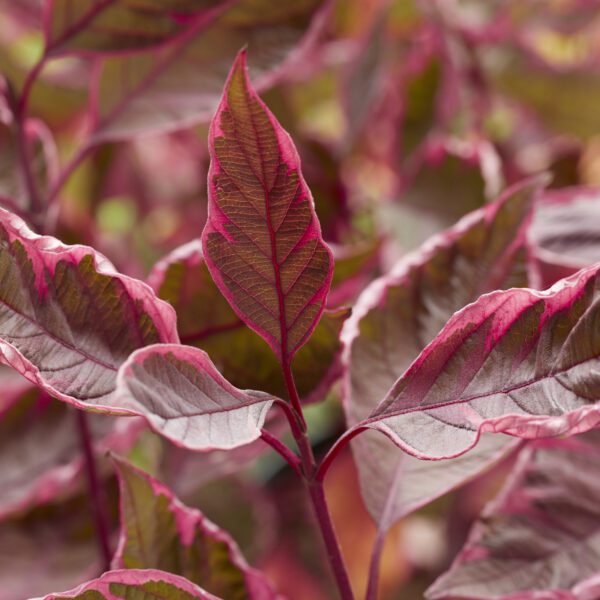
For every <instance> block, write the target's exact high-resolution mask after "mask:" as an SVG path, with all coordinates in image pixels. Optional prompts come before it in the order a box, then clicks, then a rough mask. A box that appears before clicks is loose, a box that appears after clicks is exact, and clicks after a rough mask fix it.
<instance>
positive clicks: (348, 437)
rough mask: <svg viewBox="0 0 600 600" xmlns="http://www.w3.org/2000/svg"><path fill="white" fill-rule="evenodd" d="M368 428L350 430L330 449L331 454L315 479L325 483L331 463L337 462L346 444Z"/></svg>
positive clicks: (320, 467) (327, 456) (326, 456)
mask: <svg viewBox="0 0 600 600" xmlns="http://www.w3.org/2000/svg"><path fill="white" fill-rule="evenodd" d="M365 429H366V427H353V428H352V429H349V430H348V431H346V433H344V435H342V437H340V438H339V439H338V440H337V441H336V442H335V444H334V445H333V446H332V447H331V448H330V449H329V452H328V453H327V454H326V455H325V458H323V460H322V461H321V464H320V465H319V468H318V469H317V473H316V475H315V479H317V480H318V481H323V479H325V475H326V474H327V471H328V470H329V467H330V466H331V463H332V462H333V461H334V460H335V458H336V456H337V455H338V454H339V453H340V451H341V450H343V449H344V447H345V446H346V444H347V443H348V442H349V441H350V440H351V439H352V438H353V437H355V436H357V435H358V434H359V433H361V432H362V431H364V430H365Z"/></svg>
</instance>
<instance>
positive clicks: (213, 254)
mask: <svg viewBox="0 0 600 600" xmlns="http://www.w3.org/2000/svg"><path fill="white" fill-rule="evenodd" d="M209 137H210V139H209V147H210V155H211V166H210V171H209V213H208V220H207V223H206V227H205V228H204V231H203V233H202V244H203V249H204V257H205V259H206V264H207V266H208V269H209V271H210V273H211V275H212V276H213V279H214V280H215V283H216V284H217V286H218V287H219V289H220V290H221V293H222V294H223V295H224V296H225V297H226V298H227V300H228V301H229V303H230V304H231V306H232V308H233V309H234V310H235V312H236V313H237V314H238V316H239V317H240V318H241V319H242V320H243V321H244V322H245V323H246V324H247V325H248V326H249V327H251V328H252V329H254V331H256V332H257V333H259V334H260V335H261V336H262V337H263V338H264V339H265V340H266V341H267V343H268V344H269V345H270V346H271V348H272V349H273V351H274V352H275V354H276V355H277V357H278V358H279V360H280V361H281V362H282V364H284V365H288V366H289V364H290V363H291V360H292V357H293V356H294V354H295V353H296V352H297V350H298V349H299V348H300V347H301V346H302V345H304V343H305V342H306V341H307V339H308V338H309V336H310V334H311V333H312V331H313V330H314V328H315V326H316V324H317V321H318V320H319V317H320V316H321V313H322V312H323V308H324V304H325V300H326V297H327V292H328V291H329V285H330V283H331V277H332V273H333V258H332V255H331V251H330V250H329V248H328V247H327V246H326V244H325V243H324V242H323V240H322V238H321V230H320V227H319V222H318V220H317V217H316V214H315V210H314V203H313V199H312V196H311V194H310V191H309V189H308V187H307V186H306V183H305V182H304V179H303V178H302V174H301V173H300V162H299V158H298V154H297V153H296V150H295V148H294V145H293V143H292V140H291V139H290V137H289V136H288V134H287V133H286V132H285V131H284V130H283V129H282V128H281V126H280V125H279V123H278V122H277V121H276V119H275V117H274V116H273V114H272V113H271V112H270V111H269V109H268V108H267V107H266V106H265V104H264V103H263V102H262V101H261V100H260V98H259V97H258V96H257V94H256V92H255V91H254V90H253V89H252V86H251V84H250V80H249V78H248V74H247V70H246V53H245V51H242V52H240V54H239V55H238V57H237V59H236V61H235V64H234V66H233V68H232V70H231V73H230V75H229V78H228V79H227V83H226V84H225V91H224V94H223V98H222V99H221V103H220V105H219V108H218V110H217V113H216V115H215V117H214V119H213V121H212V124H211V129H210V134H209Z"/></svg>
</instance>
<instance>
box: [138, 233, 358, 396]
mask: <svg viewBox="0 0 600 600" xmlns="http://www.w3.org/2000/svg"><path fill="white" fill-rule="evenodd" d="M360 258H361V257H348V258H347V259H342V261H341V263H340V265H341V266H342V267H344V266H346V271H350V273H352V271H353V269H354V266H355V265H354V262H356V261H357V260H358V261H359V262H361V263H362V261H361V260H360ZM365 260H367V259H365ZM357 266H358V267H360V266H361V265H357ZM337 268H338V264H337V263H336V273H337ZM345 274H346V275H347V273H345ZM334 279H335V274H334ZM148 282H149V283H150V285H151V286H152V287H153V288H154V289H155V290H156V293H157V295H158V296H159V297H160V298H163V299H164V300H167V301H168V302H169V303H170V304H171V305H172V306H173V307H174V308H175V311H176V312H177V324H178V329H179V334H180V336H181V339H182V341H183V342H184V343H186V344H190V345H193V346H196V347H198V348H201V349H202V350H205V351H206V352H207V353H208V354H209V356H210V357H211V359H212V361H213V362H214V363H215V365H216V366H217V368H218V369H219V371H220V372H221V373H222V374H223V376H224V377H225V379H227V381H229V382H231V383H232V384H233V385H235V386H236V387H239V388H241V389H256V390H264V391H265V392H268V393H269V394H273V395H274V396H279V397H282V396H284V395H285V393H286V387H285V382H284V380H283V376H282V374H281V367H280V365H279V363H278V362H277V359H276V358H275V356H273V353H272V352H271V350H270V348H269V346H268V345H267V344H266V343H265V342H264V341H263V340H262V339H261V338H260V337H259V336H258V335H256V333H254V332H253V331H252V330H250V329H248V328H247V327H246V326H245V325H244V323H243V322H242V321H241V320H240V319H239V317H238V316H237V315H236V314H235V312H234V311H233V310H232V309H231V307H230V306H229V304H228V302H227V301H226V300H225V299H224V298H223V295H222V294H221V293H220V292H219V289H218V288H217V286H216V285H215V283H214V282H213V280H212V278H211V276H210V273H209V272H208V268H207V266H206V262H205V261H204V257H203V255H202V248H201V245H200V241H199V240H194V241H192V242H189V243H188V244H185V245H184V246H181V247H180V248H177V249H176V250H175V251H173V252H172V253H171V254H169V255H168V256H166V257H165V258H164V259H162V260H161V261H160V262H158V263H157V264H156V265H155V266H154V268H153V270H152V272H151V274H150V277H149V279H148ZM344 283H345V281H344V277H341V278H340V284H341V286H342V285H343V284H344ZM340 291H341V292H342V293H344V292H345V290H344V289H342V288H341V287H340ZM348 314H349V311H348V310H345V309H340V310H335V311H327V310H326V311H325V312H324V313H323V317H322V318H321V320H320V321H319V323H318V325H317V327H316V328H315V330H314V332H313V334H312V335H311V337H310V339H309V340H308V342H307V343H306V344H305V345H304V346H303V347H302V348H300V350H299V351H298V354H297V355H296V358H295V360H294V366H293V373H294V379H295V381H296V383H297V386H298V391H299V393H300V395H301V397H302V398H303V400H304V402H305V403H309V402H312V401H317V400H323V398H324V397H325V395H326V393H327V391H328V389H329V387H330V386H331V384H332V383H333V382H334V381H335V380H336V379H337V378H338V377H339V376H340V375H341V362H340V355H341V349H342V348H341V343H340V341H339V334H340V331H341V329H342V325H343V323H344V320H345V319H346V317H347V316H348ZM231 348H235V349H236V351H235V352H231Z"/></svg>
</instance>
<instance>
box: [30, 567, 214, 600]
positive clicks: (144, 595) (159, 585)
mask: <svg viewBox="0 0 600 600" xmlns="http://www.w3.org/2000/svg"><path fill="white" fill-rule="evenodd" d="M70 598H75V599H76V600H219V598H217V596H213V595H212V594H209V593H208V592H205V591H204V590H203V589H202V588H199V587H198V586H197V585H194V584H193V583H190V582H189V581H187V580H186V579H184V578H183V577H179V576H178V575H173V574H172V573H166V572H164V571H157V570H154V569H126V570H117V571H107V572H106V573H104V574H103V575H101V576H100V577H99V578H98V579H94V580H92V581H88V582H87V583H83V584H82V585H80V586H78V587H76V588H75V589H73V590H70V591H68V592H60V593H58V594H48V595H47V596H43V597H42V598H39V599H38V600H67V599H70ZM32 600H35V599H32Z"/></svg>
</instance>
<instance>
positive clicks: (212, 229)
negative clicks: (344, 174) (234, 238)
mask: <svg viewBox="0 0 600 600" xmlns="http://www.w3.org/2000/svg"><path fill="white" fill-rule="evenodd" d="M238 69H241V70H242V71H243V73H244V77H245V79H246V86H247V89H248V91H249V93H250V95H251V98H252V99H253V100H255V101H257V102H258V103H259V105H260V106H261V107H262V109H263V110H264V111H265V113H266V115H267V116H268V118H269V121H270V122H271V124H272V126H273V128H274V130H275V132H276V135H277V141H278V144H279V154H280V157H281V160H282V161H283V162H285V163H286V164H287V165H288V166H289V170H290V171H291V170H294V169H295V170H296V171H297V173H298V187H299V188H300V189H301V190H302V195H303V199H302V201H304V199H306V201H307V203H308V206H309V210H310V213H311V221H310V223H309V225H308V226H307V229H306V232H305V234H304V236H303V238H302V239H301V240H300V242H299V244H300V243H302V244H305V243H307V242H308V241H310V240H313V239H317V240H318V242H319V243H321V244H322V245H323V246H324V247H325V249H326V251H327V253H328V254H329V272H328V274H327V277H326V279H325V281H324V282H323V285H322V286H321V288H320V289H319V291H318V292H317V294H315V296H313V297H312V298H311V303H313V304H320V308H319V311H318V313H317V314H316V315H315V318H314V322H313V324H312V327H311V328H310V329H309V331H307V333H306V334H305V335H304V337H303V338H302V339H301V340H300V341H299V342H298V344H297V346H296V347H295V348H294V349H293V350H292V352H291V353H290V356H289V357H288V360H291V359H292V357H293V355H294V353H295V352H296V351H297V350H298V349H299V348H301V347H302V346H303V345H304V344H305V343H306V341H307V340H308V338H309V337H310V336H311V334H312V332H313V331H314V330H315V327H316V326H317V323H318V322H319V319H320V318H321V315H322V314H323V311H324V310H325V305H326V301H327V294H328V293H329V289H330V287H331V280H332V278H333V266H334V258H333V253H332V251H331V249H330V248H329V246H328V245H327V244H326V243H325V242H324V241H323V236H322V234H321V225H320V223H319V219H318V217H317V213H316V210H315V203H314V199H313V197H312V194H311V192H310V189H309V187H308V185H307V184H306V181H305V180H304V176H303V175H302V170H301V168H300V156H299V155H298V151H297V150H296V146H295V145H294V142H293V140H292V138H291V136H290V134H289V133H288V132H287V131H285V129H283V127H282V126H281V125H280V124H279V122H278V121H277V119H276V118H275V115H274V114H273V113H272V112H271V111H270V110H269V108H268V106H267V105H266V104H265V103H264V102H263V101H262V99H261V98H260V97H259V96H258V94H257V93H256V91H255V89H254V87H253V86H252V83H251V81H250V78H249V75H248V67H247V51H246V49H245V48H244V49H242V50H240V52H239V53H238V55H237V57H236V59H235V61H234V63H233V66H232V68H231V71H230V72H229V75H228V77H227V81H226V83H225V87H224V91H223V95H222V96H221V101H220V102H219V106H218V108H217V111H216V113H215V116H214V117H213V119H212V121H211V125H210V129H209V133H208V142H209V143H208V148H209V155H210V167H209V170H208V216H207V220H206V225H205V227H204V230H203V231H202V237H201V240H202V247H203V249H205V248H206V247H207V241H208V236H209V235H210V234H211V233H219V234H220V235H222V236H223V237H224V238H225V239H228V240H229V239H230V236H229V234H228V233H227V230H226V228H225V224H226V223H227V217H226V216H225V215H224V214H223V212H222V211H221V209H220V208H219V206H218V204H217V202H216V200H215V199H216V197H217V189H216V186H215V183H214V181H215V177H216V176H217V175H219V174H220V173H221V168H220V166H219V161H218V158H217V156H216V153H215V150H214V147H215V139H216V138H218V137H222V136H224V133H223V131H222V129H221V127H220V118H219V117H220V115H221V113H222V112H223V111H225V110H227V107H228V100H227V92H228V90H229V87H230V82H231V80H232V78H233V76H234V74H235V73H236V71H237V70H238ZM204 260H205V261H206V265H207V267H208V269H209V271H210V274H211V276H212V277H213V279H214V281H215V283H216V284H217V287H218V288H219V290H220V291H221V293H222V294H223V296H225V298H226V299H227V301H228V302H229V304H230V306H231V308H232V309H233V310H234V312H235V313H236V314H237V315H238V317H239V318H240V319H241V320H242V321H243V322H244V323H246V325H247V326H248V327H250V329H252V330H253V331H255V332H256V333H258V334H259V335H260V336H261V337H263V338H264V339H265V341H266V342H267V343H268V344H269V346H271V348H272V349H273V351H274V352H275V354H276V355H277V357H278V358H279V359H280V360H283V359H284V357H283V356H282V354H281V348H280V344H279V342H278V341H277V339H275V338H274V337H273V336H272V335H271V334H269V333H268V332H267V331H265V330H263V329H262V328H260V327H259V326H257V325H256V324H255V323H253V322H252V321H251V320H250V319H249V318H248V316H247V315H245V314H244V313H243V311H241V310H240V309H239V308H238V307H237V304H236V302H235V299H234V297H233V295H232V294H231V293H230V292H229V290H228V289H227V285H226V284H225V282H224V281H223V278H222V277H221V273H220V270H219V267H218V265H216V264H215V263H214V262H213V261H212V260H211V258H210V256H209V253H208V252H204ZM280 318H281V317H280Z"/></svg>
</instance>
